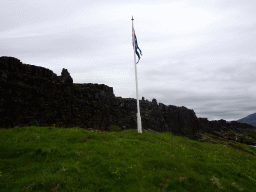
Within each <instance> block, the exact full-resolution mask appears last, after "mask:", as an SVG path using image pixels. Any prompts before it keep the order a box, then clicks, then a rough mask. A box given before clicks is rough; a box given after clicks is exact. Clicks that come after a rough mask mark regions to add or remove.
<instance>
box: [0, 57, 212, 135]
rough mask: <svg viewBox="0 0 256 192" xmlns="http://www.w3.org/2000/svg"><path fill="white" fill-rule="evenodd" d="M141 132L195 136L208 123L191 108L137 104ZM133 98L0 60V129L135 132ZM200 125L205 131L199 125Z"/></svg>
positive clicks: (64, 73) (64, 72)
mask: <svg viewBox="0 0 256 192" xmlns="http://www.w3.org/2000/svg"><path fill="white" fill-rule="evenodd" d="M140 108H141V118H142V127H143V129H151V130H154V131H157V132H172V133H174V134H177V135H183V136H186V137H189V138H196V136H195V135H196V133H197V132H198V131H199V130H202V129H203V130H209V131H210V130H211V129H212V127H214V126H215V125H214V126H212V125H211V123H210V122H209V121H208V120H206V121H204V120H200V119H199V120H198V118H197V117H196V115H195V112H194V111H193V110H190V109H187V108H185V107H177V106H172V105H164V104H162V103H159V104H158V103H157V101H156V99H153V100H152V101H148V100H145V99H144V98H142V100H140ZM136 113H137V105H136V100H135V99H132V98H121V97H115V95H114V93H113V88H112V87H109V86H107V85H104V84H92V83H87V84H75V83H73V79H72V78H71V76H70V74H69V72H68V71H67V69H63V70H62V73H61V76H57V75H56V74H55V73H53V71H51V70H50V69H46V68H43V67H38V66H34V65H29V64H24V63H22V62H20V60H18V59H16V58H13V57H0V127H2V128H10V127H14V126H24V125H27V124H29V123H31V122H33V121H34V122H37V123H38V125H40V126H51V125H53V124H54V125H56V126H60V127H81V128H95V129H100V130H106V131H108V130H109V128H110V126H111V125H117V126H119V127H121V128H122V129H131V128H132V129H136V127H137V124H136ZM203 122H204V127H202V123H203Z"/></svg>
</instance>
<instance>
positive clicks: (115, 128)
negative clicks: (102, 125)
mask: <svg viewBox="0 0 256 192" xmlns="http://www.w3.org/2000/svg"><path fill="white" fill-rule="evenodd" d="M109 130H110V131H112V132H118V131H121V130H122V129H121V128H120V127H118V126H117V125H111V126H110V128H109Z"/></svg>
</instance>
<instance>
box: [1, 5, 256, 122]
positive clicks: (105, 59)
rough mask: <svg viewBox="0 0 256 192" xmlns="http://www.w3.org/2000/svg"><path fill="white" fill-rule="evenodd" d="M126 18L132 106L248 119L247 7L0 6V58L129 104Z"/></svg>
mask: <svg viewBox="0 0 256 192" xmlns="http://www.w3.org/2000/svg"><path fill="white" fill-rule="evenodd" d="M132 15H133V17H134V28H135V32H136V35H137V39H138V44H139V47H140V49H141V50H142V53H143V56H142V58H141V60H140V62H139V63H138V64H137V71H138V85H139V97H140V98H141V97H142V96H144V97H145V99H147V100H149V101H151V100H152V99H153V98H156V99H157V101H158V103H159V102H161V103H164V104H166V105H176V106H185V107H187V108H190V109H193V110H194V111H195V113H196V115H197V117H206V118H208V119H209V120H218V119H226V120H237V119H240V118H243V117H245V116H247V115H249V114H252V113H255V112H256V102H255V101H256V1H255V0H209V1H206V0H180V1H172V0H168V1H163V0H158V1H155V0H154V1H153V0H145V1H140V0H136V1H133V0H129V1H122V0H105V1H103V0H98V1H97V0H44V1H41V0H33V1H32V0H22V1H21V0H1V1H0V18H1V19H0V26H1V27H0V56H13V57H16V58H18V59H20V60H21V62H23V63H27V64H32V65H37V66H43V67H45V68H49V69H51V70H53V72H54V73H56V74H57V75H60V74H61V71H62V68H67V69H68V71H69V72H70V74H71V76H72V78H73V81H74V83H98V84H106V85H108V86H110V87H113V88H114V94H115V95H116V96H121V97H123V98H136V87H135V67H134V55H133V48H132V21H131V18H132Z"/></svg>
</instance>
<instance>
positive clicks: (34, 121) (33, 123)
mask: <svg viewBox="0 0 256 192" xmlns="http://www.w3.org/2000/svg"><path fill="white" fill-rule="evenodd" d="M28 124H29V125H30V126H37V125H38V122H37V120H35V119H34V120H33V121H30V122H29V123H28Z"/></svg>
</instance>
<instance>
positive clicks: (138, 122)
mask: <svg viewBox="0 0 256 192" xmlns="http://www.w3.org/2000/svg"><path fill="white" fill-rule="evenodd" d="M137 127H138V133H142V126H141V117H140V113H137Z"/></svg>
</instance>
